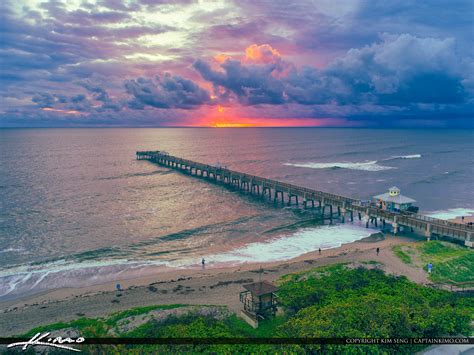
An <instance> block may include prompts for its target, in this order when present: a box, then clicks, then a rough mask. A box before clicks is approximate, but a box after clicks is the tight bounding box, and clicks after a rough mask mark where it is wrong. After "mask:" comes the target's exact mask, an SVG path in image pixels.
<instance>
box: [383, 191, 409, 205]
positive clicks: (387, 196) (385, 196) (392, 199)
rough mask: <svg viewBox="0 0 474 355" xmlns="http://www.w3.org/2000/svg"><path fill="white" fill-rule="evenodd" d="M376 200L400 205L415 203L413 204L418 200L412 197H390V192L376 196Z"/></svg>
mask: <svg viewBox="0 0 474 355" xmlns="http://www.w3.org/2000/svg"><path fill="white" fill-rule="evenodd" d="M374 199H377V200H382V201H385V202H394V203H399V204H400V203H413V202H416V200H414V199H412V198H410V197H406V196H403V195H396V196H390V193H388V192H386V193H384V194H380V195H377V196H374Z"/></svg>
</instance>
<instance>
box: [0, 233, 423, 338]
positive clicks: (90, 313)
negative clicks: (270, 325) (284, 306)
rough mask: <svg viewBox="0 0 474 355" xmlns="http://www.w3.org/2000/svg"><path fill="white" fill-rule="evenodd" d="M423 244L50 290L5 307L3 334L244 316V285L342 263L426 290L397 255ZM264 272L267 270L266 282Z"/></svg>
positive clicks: (362, 244) (393, 241) (367, 243)
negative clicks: (149, 316) (188, 310)
mask: <svg viewBox="0 0 474 355" xmlns="http://www.w3.org/2000/svg"><path fill="white" fill-rule="evenodd" d="M417 240H418V239H416V238H413V237H408V236H393V235H390V234H384V238H383V239H382V240H380V238H377V237H374V234H372V235H371V236H368V237H365V238H363V239H361V240H358V241H355V242H352V243H347V244H343V245H342V246H340V247H337V248H332V249H326V250H322V252H321V255H319V253H318V251H312V252H309V253H306V254H303V255H300V256H298V257H296V258H293V259H290V260H282V261H274V262H268V263H245V264H241V265H238V266H230V267H219V268H212V267H207V268H205V269H204V270H203V269H201V268H200V267H197V268H189V269H179V270H169V271H165V272H160V273H157V274H154V275H147V276H143V277H136V278H132V279H124V280H119V279H117V280H116V281H113V282H106V283H102V284H98V285H93V286H87V287H78V288H60V289H55V290H49V291H45V292H43V293H40V294H34V295H30V296H25V297H20V298H18V299H15V300H9V301H2V302H0V312H1V313H2V316H1V317H0V318H1V321H0V334H3V335H4V336H8V335H18V334H21V333H24V332H26V331H28V330H30V329H32V328H34V327H36V326H39V325H45V324H48V323H54V322H58V321H71V320H73V319H76V318H80V317H100V316H104V315H107V314H110V313H114V312H117V311H123V310H126V309H129V308H133V307H139V306H147V305H156V304H174V303H182V304H192V305H200V304H201V305H203V304H215V305H224V306H227V307H228V308H229V309H230V310H231V311H232V312H238V311H239V309H240V303H239V292H240V291H242V284H246V283H251V282H253V281H257V280H258V279H259V277H261V278H262V279H265V280H268V281H275V280H276V279H278V278H279V277H281V276H282V275H285V274H289V273H294V272H299V271H304V270H308V269H311V268H314V267H317V266H323V265H329V264H334V263H340V262H352V263H357V262H361V261H370V260H374V261H377V262H380V263H381V264H383V265H381V266H380V267H381V268H382V269H383V270H384V271H386V272H388V273H390V274H395V275H405V276H407V277H408V278H409V279H411V280H412V281H414V282H417V283H420V284H425V283H427V278H426V274H425V272H424V271H423V270H419V269H414V268H412V267H410V266H407V265H405V264H403V262H401V261H400V260H399V259H398V258H397V257H396V256H395V255H394V254H393V253H392V251H391V249H392V246H394V245H398V244H405V243H414V242H416V241H417ZM377 247H378V248H380V255H379V256H377V255H376V252H375V249H376V248H377ZM260 268H263V274H262V275H261V276H260V275H259V274H260ZM116 283H120V284H121V286H122V290H121V291H116V290H115V285H116Z"/></svg>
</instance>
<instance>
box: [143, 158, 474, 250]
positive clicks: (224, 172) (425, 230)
mask: <svg viewBox="0 0 474 355" xmlns="http://www.w3.org/2000/svg"><path fill="white" fill-rule="evenodd" d="M136 156H137V159H139V160H149V161H151V162H154V163H156V164H159V165H162V166H166V167H169V168H172V169H178V170H180V171H183V172H186V173H188V174H190V175H194V176H197V177H202V178H206V179H207V180H209V181H212V182H216V183H223V184H226V185H229V186H233V187H235V188H236V189H238V190H242V191H247V192H249V193H251V194H254V195H256V196H260V197H261V198H264V199H268V200H273V201H274V202H275V203H282V204H285V200H286V204H287V205H291V204H294V205H296V206H299V205H301V206H303V208H315V207H318V208H319V209H320V211H321V213H322V215H323V216H326V215H327V213H328V212H329V217H328V218H329V219H331V220H332V219H333V218H335V219H336V218H337V219H339V220H340V221H341V222H342V223H345V222H346V220H350V221H353V220H354V218H355V216H357V218H358V219H359V220H361V219H362V218H364V220H365V221H366V227H369V224H370V223H372V224H373V225H375V226H378V225H379V224H380V225H381V226H382V227H386V226H387V225H389V226H391V228H392V231H393V233H395V234H397V233H399V232H400V231H401V230H402V229H403V230H409V231H411V232H415V233H418V234H422V235H424V236H425V237H427V238H428V239H429V238H432V237H438V238H448V239H451V240H456V241H459V242H462V243H464V245H466V246H468V247H473V246H474V238H473V234H474V227H473V226H470V225H466V224H461V223H455V222H451V221H446V220H441V219H437V218H431V217H428V216H424V215H422V214H403V213H395V212H390V211H384V210H381V209H379V208H377V207H375V206H374V205H372V204H364V203H363V202H362V201H361V200H357V199H354V198H351V197H346V196H341V195H335V194H330V193H327V192H323V191H318V190H314V189H309V188H306V187H302V186H296V185H293V184H288V183H284V182H281V181H277V180H272V179H266V178H264V177H260V176H255V175H251V174H247V173H243V172H239V171H235V170H231V169H227V168H223V167H220V166H212V165H209V164H203V163H199V162H195V161H192V160H188V159H183V158H179V157H175V156H172V155H169V154H168V153H165V152H160V151H140V152H137V153H136ZM316 203H317V206H316Z"/></svg>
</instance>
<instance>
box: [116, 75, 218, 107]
mask: <svg viewBox="0 0 474 355" xmlns="http://www.w3.org/2000/svg"><path fill="white" fill-rule="evenodd" d="M125 88H126V90H127V93H129V94H130V95H132V96H133V100H132V101H131V102H130V107H131V108H136V109H143V108H144V107H145V106H146V105H148V106H152V107H157V108H180V109H191V108H193V107H195V106H199V105H203V104H207V103H209V100H210V97H209V93H208V92H207V91H206V90H204V89H202V88H200V87H199V86H198V85H196V84H195V83H194V82H192V81H191V80H187V79H184V78H182V77H180V76H177V75H174V76H172V75H171V74H169V73H166V74H165V75H164V76H163V77H161V78H160V77H159V76H157V77H156V78H155V79H154V80H153V79H145V78H138V79H137V80H129V81H127V82H125Z"/></svg>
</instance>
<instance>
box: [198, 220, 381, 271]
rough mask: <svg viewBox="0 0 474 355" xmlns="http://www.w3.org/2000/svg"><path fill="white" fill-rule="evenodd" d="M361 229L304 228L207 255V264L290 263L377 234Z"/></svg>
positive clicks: (334, 226) (339, 227)
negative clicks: (287, 261) (318, 251)
mask: <svg viewBox="0 0 474 355" xmlns="http://www.w3.org/2000/svg"><path fill="white" fill-rule="evenodd" d="M377 231H378V230H376V229H367V228H365V227H362V226H360V225H352V224H345V225H333V226H319V227H315V228H304V229H301V230H298V231H296V232H295V233H293V234H290V235H286V236H283V237H279V238H275V239H271V240H268V241H265V242H255V243H251V244H248V245H246V246H244V247H241V248H238V249H234V250H231V251H229V252H225V253H222V254H218V255H208V256H207V257H206V260H207V261H208V262H209V263H210V264H219V263H226V264H229V263H230V264H241V263H255V262H257V263H259V262H272V261H281V260H289V259H293V258H296V257H298V256H300V255H303V254H306V253H309V252H312V251H316V250H318V249H319V248H321V249H331V248H337V247H340V246H341V245H342V244H347V243H352V242H354V241H356V240H360V239H363V238H365V237H368V236H369V235H371V234H372V233H375V232H377Z"/></svg>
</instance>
